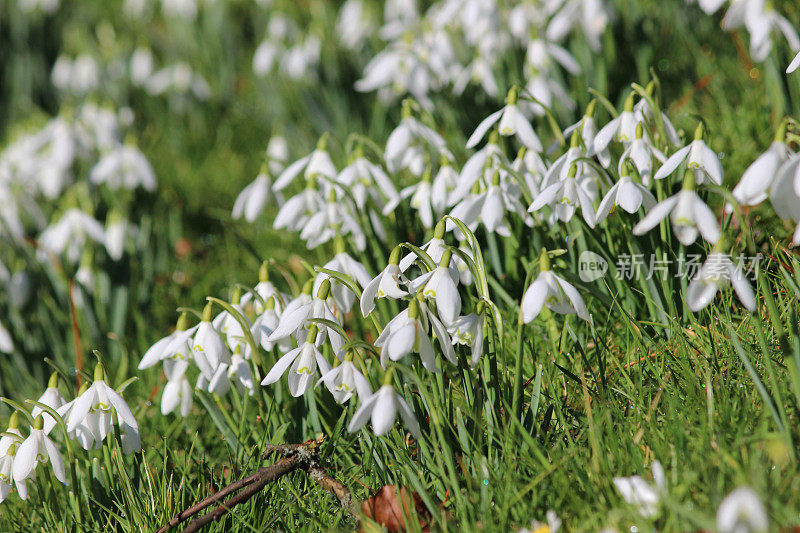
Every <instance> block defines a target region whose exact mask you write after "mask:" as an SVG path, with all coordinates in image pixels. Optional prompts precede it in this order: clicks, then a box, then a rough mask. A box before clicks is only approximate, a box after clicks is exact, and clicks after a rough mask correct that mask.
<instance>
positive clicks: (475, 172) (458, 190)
mask: <svg viewBox="0 0 800 533" xmlns="http://www.w3.org/2000/svg"><path fill="white" fill-rule="evenodd" d="M499 142H500V136H499V134H498V133H497V131H492V132H491V133H490V134H489V141H488V142H487V143H486V145H485V146H484V147H483V148H481V149H480V150H478V151H477V152H475V153H474V154H473V155H472V156H471V157H470V158H469V159H467V162H466V163H464V166H463V167H462V168H461V173H460V174H459V176H458V183H457V185H456V187H455V189H453V192H452V193H451V194H450V196H449V198H448V199H447V202H448V204H449V205H456V204H457V203H458V202H460V201H461V200H463V199H464V198H465V197H466V196H467V195H468V194H469V192H470V191H471V190H472V187H473V186H474V185H475V182H477V181H478V180H479V179H481V178H482V177H483V178H486V177H487V175H488V176H489V177H491V176H492V175H493V174H494V171H495V170H498V169H502V168H505V167H508V166H510V163H509V161H508V158H507V157H506V155H505V153H504V152H503V150H502V149H501V148H500V145H499V144H498V143H499ZM533 153H535V152H533Z"/></svg>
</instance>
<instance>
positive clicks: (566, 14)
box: [546, 0, 610, 52]
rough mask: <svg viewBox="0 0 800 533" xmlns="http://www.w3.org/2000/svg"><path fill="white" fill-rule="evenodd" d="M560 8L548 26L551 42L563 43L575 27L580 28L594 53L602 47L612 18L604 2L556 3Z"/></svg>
mask: <svg viewBox="0 0 800 533" xmlns="http://www.w3.org/2000/svg"><path fill="white" fill-rule="evenodd" d="M556 6H557V8H559V7H560V9H559V10H558V12H556V13H555V14H554V15H553V17H552V18H551V19H550V22H549V24H548V25H547V31H546V35H547V38H548V39H549V40H551V41H561V40H562V39H564V38H565V37H566V36H567V34H569V32H570V31H572V30H573V28H574V27H575V26H580V28H581V34H582V35H583V36H585V37H586V39H587V40H588V42H589V45H590V46H591V47H592V49H593V50H594V51H596V52H597V51H599V50H600V47H601V42H600V38H601V37H602V36H603V33H605V29H606V26H608V23H609V20H610V16H609V13H608V7H606V5H605V4H604V2H602V0H566V1H565V2H563V3H562V2H558V3H556Z"/></svg>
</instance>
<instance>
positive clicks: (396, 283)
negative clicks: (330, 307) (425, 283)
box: [360, 246, 408, 317]
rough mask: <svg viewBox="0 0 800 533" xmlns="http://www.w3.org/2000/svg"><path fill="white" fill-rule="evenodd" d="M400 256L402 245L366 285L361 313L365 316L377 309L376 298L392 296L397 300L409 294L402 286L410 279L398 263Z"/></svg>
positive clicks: (362, 294)
mask: <svg viewBox="0 0 800 533" xmlns="http://www.w3.org/2000/svg"><path fill="white" fill-rule="evenodd" d="M399 257H400V247H399V246H397V247H395V248H394V249H393V250H392V253H391V255H390V256H389V264H388V265H386V268H384V269H383V270H382V271H381V272H380V273H379V274H378V275H377V276H375V277H374V278H372V280H371V281H370V282H369V283H367V284H366V285H365V286H364V292H362V293H361V302H360V304H361V314H362V315H364V316H365V317H366V316H367V315H368V314H370V313H371V312H372V310H373V309H375V299H376V298H391V299H393V300H397V299H400V298H403V297H404V296H406V295H407V294H408V291H406V290H405V289H403V288H401V287H400V285H401V284H405V283H408V279H406V277H405V276H404V275H403V272H402V271H401V269H400V266H399V265H398V259H399Z"/></svg>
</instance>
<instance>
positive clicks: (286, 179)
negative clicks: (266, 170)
mask: <svg viewBox="0 0 800 533" xmlns="http://www.w3.org/2000/svg"><path fill="white" fill-rule="evenodd" d="M300 172H304V174H303V175H304V176H305V177H306V179H308V178H311V177H314V176H316V175H322V176H325V177H326V178H330V179H335V178H336V175H337V172H336V167H335V166H334V165H333V161H331V156H330V154H329V153H328V134H327V133H326V134H324V135H323V136H322V137H320V138H319V141H317V147H316V149H315V150H314V151H313V152H311V153H310V154H308V155H307V156H305V157H302V158H300V159H298V160H297V161H295V162H294V163H292V164H291V165H289V166H288V167H286V169H285V170H284V171H283V172H281V174H280V176H278V178H277V179H276V180H275V183H274V184H273V186H272V190H274V191H276V192H277V191H281V190H283V189H285V188H286V187H287V186H288V185H289V184H290V183H291V182H292V181H293V180H294V179H295V177H297V176H298V175H299V174H300Z"/></svg>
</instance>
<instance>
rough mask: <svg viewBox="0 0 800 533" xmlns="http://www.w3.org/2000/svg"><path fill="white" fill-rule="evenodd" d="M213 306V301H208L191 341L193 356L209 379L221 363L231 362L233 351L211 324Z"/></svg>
mask: <svg viewBox="0 0 800 533" xmlns="http://www.w3.org/2000/svg"><path fill="white" fill-rule="evenodd" d="M211 307H212V303H211V302H208V303H207V304H206V306H205V308H204V309H203V316H202V321H201V322H200V325H199V326H198V327H197V330H196V331H195V333H194V337H193V338H192V341H191V348H192V357H193V358H194V361H195V363H197V366H198V368H200V372H201V373H202V374H203V376H204V377H205V379H207V380H210V379H211V378H212V377H213V376H214V372H216V370H217V367H218V366H219V365H220V364H223V363H225V364H230V362H231V352H230V351H229V350H228V347H227V346H226V345H225V341H224V340H222V336H221V335H220V333H219V332H218V331H217V330H216V329H214V326H213V325H212V324H211Z"/></svg>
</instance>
